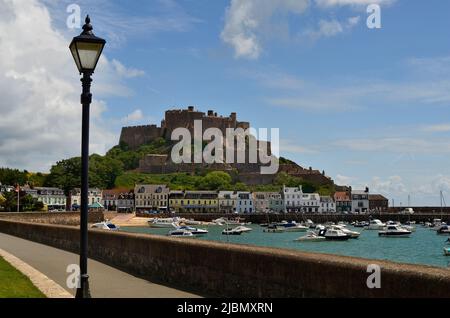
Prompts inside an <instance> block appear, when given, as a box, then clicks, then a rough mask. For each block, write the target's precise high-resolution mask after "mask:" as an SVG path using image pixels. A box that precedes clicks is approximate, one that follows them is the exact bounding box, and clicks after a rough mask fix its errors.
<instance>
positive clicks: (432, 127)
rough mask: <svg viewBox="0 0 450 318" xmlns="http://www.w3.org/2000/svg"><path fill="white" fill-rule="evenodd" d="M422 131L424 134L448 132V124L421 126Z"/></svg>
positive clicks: (449, 125) (449, 129)
mask: <svg viewBox="0 0 450 318" xmlns="http://www.w3.org/2000/svg"><path fill="white" fill-rule="evenodd" d="M422 130H423V131H426V132H449V131H450V124H436V125H428V126H423V127H422Z"/></svg>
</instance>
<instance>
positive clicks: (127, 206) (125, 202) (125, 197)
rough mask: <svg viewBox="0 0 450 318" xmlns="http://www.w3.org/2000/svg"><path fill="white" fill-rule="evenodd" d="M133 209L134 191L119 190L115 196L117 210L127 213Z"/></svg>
mask: <svg viewBox="0 0 450 318" xmlns="http://www.w3.org/2000/svg"><path fill="white" fill-rule="evenodd" d="M133 211H134V191H133V190H130V191H128V192H121V193H120V194H119V197H118V198H117V212H124V213H129V212H133Z"/></svg>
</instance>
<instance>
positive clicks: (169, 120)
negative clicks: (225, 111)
mask: <svg viewBox="0 0 450 318" xmlns="http://www.w3.org/2000/svg"><path fill="white" fill-rule="evenodd" d="M196 120H201V121H202V125H203V130H206V129H208V128H219V129H221V130H222V132H223V133H224V135H225V134H226V129H227V128H233V129H236V128H243V129H247V128H249V127H250V123H249V122H239V121H237V114H236V113H235V112H233V113H231V114H230V116H228V117H224V116H219V115H218V114H217V112H215V111H213V110H208V111H207V112H206V113H205V112H202V111H198V110H196V109H195V107H194V106H188V107H187V108H185V109H170V110H167V111H166V112H165V118H164V119H163V120H162V121H161V126H160V127H158V126H157V125H141V126H131V127H123V128H122V133H121V135H120V142H121V143H126V144H127V145H128V146H129V147H130V148H131V149H137V148H138V147H139V146H141V145H143V144H146V143H149V142H152V141H153V140H155V139H157V138H160V137H162V138H165V139H166V140H170V137H171V135H172V132H173V131H174V130H175V129H177V128H180V127H183V128H187V129H189V130H191V133H193V131H194V122H195V121H196Z"/></svg>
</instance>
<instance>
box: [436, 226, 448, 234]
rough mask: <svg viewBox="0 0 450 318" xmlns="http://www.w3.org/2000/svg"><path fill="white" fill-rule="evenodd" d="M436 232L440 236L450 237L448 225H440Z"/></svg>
mask: <svg viewBox="0 0 450 318" xmlns="http://www.w3.org/2000/svg"><path fill="white" fill-rule="evenodd" d="M436 232H437V234H440V235H450V225H441V227H440V228H439V229H438V230H437V231H436Z"/></svg>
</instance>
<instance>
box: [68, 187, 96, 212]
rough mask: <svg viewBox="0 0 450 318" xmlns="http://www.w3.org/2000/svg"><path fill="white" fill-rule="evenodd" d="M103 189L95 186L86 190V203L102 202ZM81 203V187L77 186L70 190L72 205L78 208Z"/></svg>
mask: <svg viewBox="0 0 450 318" xmlns="http://www.w3.org/2000/svg"><path fill="white" fill-rule="evenodd" d="M102 200H103V191H102V190H100V189H96V188H91V189H89V190H88V205H92V204H94V203H100V204H102ZM80 205H81V189H79V188H77V189H75V190H73V191H72V207H74V206H75V208H79V206H80Z"/></svg>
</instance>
